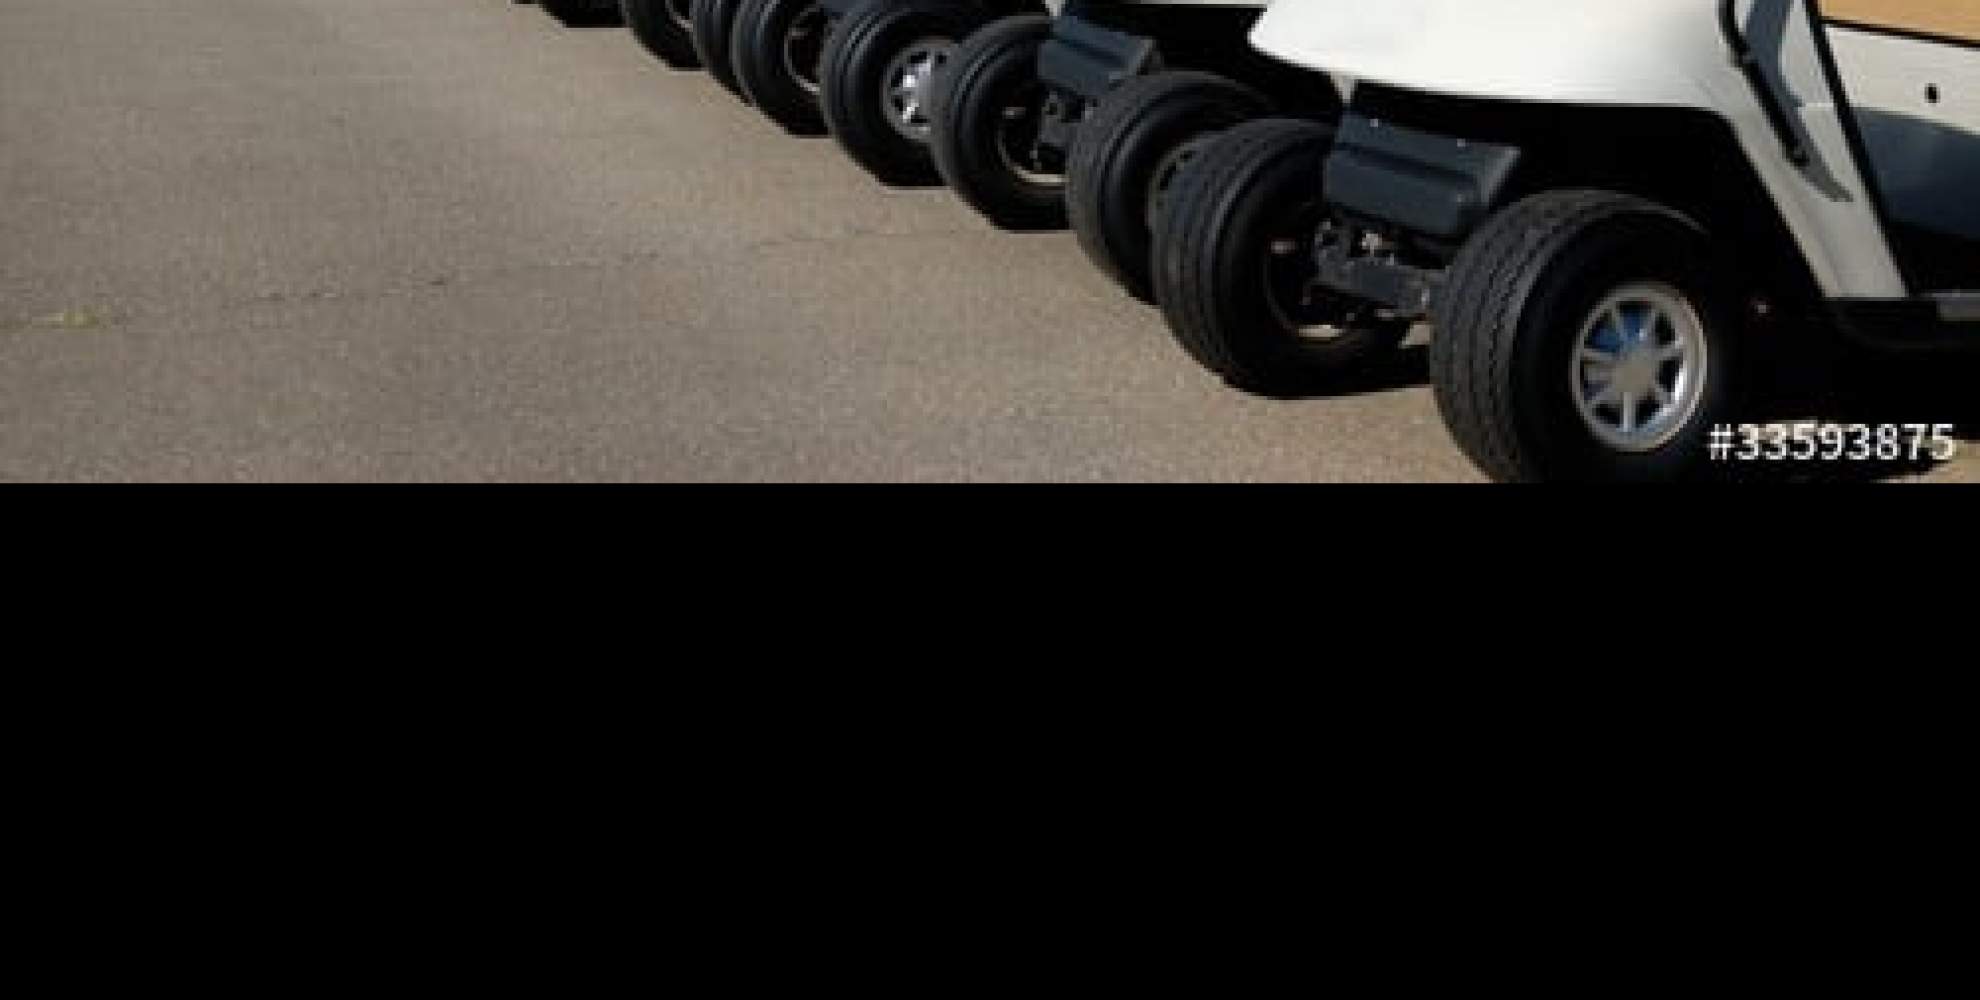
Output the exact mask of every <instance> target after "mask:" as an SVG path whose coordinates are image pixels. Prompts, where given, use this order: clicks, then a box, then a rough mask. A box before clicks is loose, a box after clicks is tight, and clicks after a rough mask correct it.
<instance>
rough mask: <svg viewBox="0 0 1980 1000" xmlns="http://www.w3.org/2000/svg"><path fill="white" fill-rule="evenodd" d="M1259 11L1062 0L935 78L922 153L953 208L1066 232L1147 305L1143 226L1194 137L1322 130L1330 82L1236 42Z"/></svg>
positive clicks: (964, 52)
mask: <svg viewBox="0 0 1980 1000" xmlns="http://www.w3.org/2000/svg"><path fill="white" fill-rule="evenodd" d="M1264 7H1265V0H1069V2H1068V3H1067V4H1066V5H1065V9H1064V10H1062V11H1061V12H1060V13H1059V15H1058V16H1057V17H1056V18H1052V19H1047V18H1044V17H1040V16H1035V15H1034V16H1019V17H1012V18H1007V19H1006V20H1004V21H1001V22H999V23H998V24H996V25H995V26H992V27H990V28H987V29H985V30H983V31H981V32H979V33H977V34H976V35H974V36H972V37H971V38H970V39H969V40H968V41H966V42H964V43H963V44H962V45H961V46H960V47H959V48H958V49H957V50H956V52H955V54H954V56H953V57H952V58H951V59H950V61H949V63H948V65H947V66H945V67H944V70H943V73H942V75H941V76H939V77H937V79H936V83H935V88H934V93H933V104H934V114H933V119H934V130H933V135H932V146H933V150H934V154H935V162H936V163H937V165H938V166H939V167H940V168H941V172H942V176H943V178H944V179H945V180H947V181H948V183H949V185H950V186H951V187H953V188H954V189H955V190H956V192H957V193H958V194H959V195H961V196H962V198H963V200H965V201H967V202H968V203H970V204H971V205H973V206H975V207H976V208H977V209H978V210H979V211H981V212H982V213H983V214H984V215H985V216H987V217H988V218H989V219H990V220H991V221H992V222H994V223H996V224H998V225H1000V226H1004V227H1006V228H1011V229H1041V228H1056V227H1058V226H1061V225H1064V224H1065V223H1066V222H1067V221H1068V216H1070V221H1071V223H1072V226H1073V229H1074V230H1075V232H1076V233H1077V234H1078V236H1079V239H1080V245H1081V246H1082V247H1083V248H1084V249H1085V250H1086V252H1087V254H1088V256H1089V257H1091V258H1092V259H1093V261H1094V262H1095V263H1096V264H1097V265H1099V267H1100V268H1101V269H1102V270H1103V271H1105V272H1107V273H1108V274H1110V275H1112V276H1113V277H1114V278H1116V279H1117V280H1118V281H1120V283H1121V284H1122V285H1123V286H1125V287H1126V288H1127V289H1128V290H1129V291H1130V292H1132V293H1133V294H1135V295H1137V296H1139V297H1141V298H1144V299H1146V298H1148V297H1149V294H1150V275H1149V267H1148V260H1149V251H1150V243H1151V233H1150V219H1151V217H1152V215H1153V213H1154V212H1155V210H1156V207H1157V206H1159V205H1160V203H1161V202H1162V198H1163V192H1164V191H1165V190H1166V185H1167V183H1168V181H1169V180H1171V179H1172V178H1173V177H1174V176H1175V175H1176V172H1177V170H1178V169H1179V168H1180V166H1181V165H1182V164H1184V163H1186V162H1187V161H1188V159H1189V157H1190V155H1191V154H1192V153H1193V151H1194V150H1195V149H1196V148H1197V146H1198V145H1199V144H1200V143H1201V142H1202V141H1203V139H1204V138H1205V137H1207V136H1209V135H1211V134H1214V133H1216V132H1219V131H1222V130H1223V129H1226V128H1229V127H1231V126H1232V125H1235V124H1238V123H1239V122H1243V121H1247V120H1250V119H1253V118H1258V117H1262V116H1264V115H1267V114H1271V113H1278V114H1289V115H1301V116H1306V117H1311V118H1314V119H1319V120H1331V119H1332V118H1333V117H1335V116H1337V115H1338V114H1339V112H1340V99H1339V97H1338V95H1337V94H1336V92H1335V91H1334V88H1333V87H1332V85H1331V82H1330V81H1328V80H1326V79H1324V78H1317V79H1316V78H1315V77H1314V76H1313V75H1312V74H1309V73H1303V72H1300V71H1298V70H1296V69H1294V68H1292V67H1289V66H1286V65H1285V64H1283V63H1280V62H1277V61H1276V60H1272V59H1269V58H1266V57H1264V56H1262V55H1260V54H1259V53H1258V52H1257V51H1256V50H1255V49H1253V48H1252V47H1251V46H1250V45H1249V44H1248V43H1247V41H1246V37H1247V35H1248V34H1249V33H1250V31H1251V27H1252V25H1253V23H1254V22H1255V21H1256V20H1257V19H1258V16H1259V14H1260V12H1261V11H1262V10H1263V9H1264Z"/></svg>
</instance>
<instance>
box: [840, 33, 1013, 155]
mask: <svg viewBox="0 0 1980 1000" xmlns="http://www.w3.org/2000/svg"><path fill="white" fill-rule="evenodd" d="M988 16H989V15H988V14H987V13H985V11H984V9H983V8H982V7H981V6H979V5H977V4H973V3H967V2H963V0H867V2H866V3H863V4H861V5H860V6H858V7H855V8H854V9H853V10H852V11H850V12H849V13H847V14H846V15H845V16H844V17H842V18H841V19H840V20H839V23H838V25H837V26H836V28H835V29H834V30H833V32H832V35H831V37H830V38H828V39H827V40H826V42H825V55H824V59H823V61H822V63H821V66H820V69H819V74H818V83H819V98H820V103H821V105H822V106H823V108H824V112H825V124H826V127H827V128H828V129H830V130H831V133H832V137H833V138H834V139H837V140H838V142H839V145H840V146H841V147H843V148H844V149H845V151H846V153H847V155H849V156H851V157H852V158H853V160H854V161H855V162H857V163H858V164H859V165H861V166H863V167H865V168H866V169H867V170H868V171H869V172H870V173H872V174H873V176H875V177H877V178H879V179H880V180H881V181H882V182H883V183H887V184H895V185H921V184H933V183H935V182H937V181H939V180H940V179H941V177H940V175H939V174H938V173H937V172H936V170H935V160H934V158H933V156H932V155H931V154H930V153H929V151H928V137H929V132H930V130H931V129H932V127H933V126H932V123H931V120H930V117H929V106H928V100H929V89H930V86H931V84H932V83H933V82H934V78H935V75H936V73H937V72H938V71H939V70H940V69H941V68H942V67H943V65H944V64H946V63H947V62H948V60H949V57H950V55H951V54H952V53H953V52H954V51H955V47H956V43H957V42H960V41H962V40H963V39H964V38H967V37H968V36H969V35H971V34H972V33H974V32H975V31H976V29H977V28H979V27H981V26H982V25H983V23H984V22H985V21H986V20H987V19H988Z"/></svg>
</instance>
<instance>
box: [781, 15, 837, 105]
mask: <svg viewBox="0 0 1980 1000" xmlns="http://www.w3.org/2000/svg"><path fill="white" fill-rule="evenodd" d="M826 25H827V20H826V17H825V9H824V8H823V7H819V6H817V5H816V4H814V5H812V6H809V7H806V8H805V9H804V10H803V11H801V12H800V13H799V14H798V16H797V17H796V18H793V19H792V21H791V26H790V29H789V30H787V31H785V32H784V72H786V73H789V74H790V76H791V79H793V80H795V81H797V85H798V87H800V88H801V89H803V90H804V92H805V93H807V94H810V95H812V96H813V97H816V96H818V61H819V57H820V56H822V55H823V54H824V51H825V28H826Z"/></svg>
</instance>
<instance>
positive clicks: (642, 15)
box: [619, 0, 701, 69]
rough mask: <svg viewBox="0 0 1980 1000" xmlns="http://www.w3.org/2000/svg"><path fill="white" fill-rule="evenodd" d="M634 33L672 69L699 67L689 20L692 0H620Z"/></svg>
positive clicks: (699, 60) (698, 58)
mask: <svg viewBox="0 0 1980 1000" xmlns="http://www.w3.org/2000/svg"><path fill="white" fill-rule="evenodd" d="M619 3H620V5H621V7H622V8H623V13H624V14H625V19H626V26H627V27H629V28H631V29H632V33H633V37H635V38H637V39H639V43H640V44H641V45H644V46H646V50H647V51H648V52H651V53H653V54H654V55H655V56H657V57H658V58H659V60H660V61H661V62H663V63H666V64H667V65H668V66H671V67H673V68H675V69H699V68H701V57H700V56H698V55H696V54H695V52H694V29H693V27H692V22H691V21H690V16H691V12H690V8H691V7H692V6H693V4H692V3H691V0H619Z"/></svg>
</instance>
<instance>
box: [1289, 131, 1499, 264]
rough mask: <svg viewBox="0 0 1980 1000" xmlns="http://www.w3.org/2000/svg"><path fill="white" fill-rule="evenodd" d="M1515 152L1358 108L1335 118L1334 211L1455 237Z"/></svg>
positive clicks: (1486, 202)
mask: <svg viewBox="0 0 1980 1000" xmlns="http://www.w3.org/2000/svg"><path fill="white" fill-rule="evenodd" d="M1519 162H1520V151H1519V149H1518V148H1516V147H1513V146H1498V145H1492V144H1490V143H1481V142H1471V141H1468V140H1465V139H1454V138H1451V137H1449V136H1442V135H1435V134H1432V133H1429V132H1419V131H1416V130H1414V129H1408V128H1403V127H1401V126H1397V125H1392V124H1387V123H1384V122H1381V121H1377V120H1374V119H1371V118H1367V117H1365V116H1362V115H1357V114H1350V115H1347V116H1346V117H1344V118H1343V119H1342V120H1341V125H1340V130H1339V132H1338V133H1337V134H1336V136H1335V145H1334V151H1333V153H1332V154H1331V155H1329V156H1328V158H1327V179H1326V189H1325V195H1326V199H1327V203H1328V204H1329V205H1330V206H1332V207H1334V208H1335V209H1336V210H1338V211H1340V212H1342V213H1344V214H1346V215H1348V216H1350V217H1356V218H1360V219H1366V220H1373V221H1379V222H1383V223H1387V224H1389V225H1390V226H1393V227H1395V228H1398V229H1401V230H1404V231H1407V232H1410V233H1414V234H1417V235H1420V236H1425V237H1429V238H1430V239H1432V240H1437V241H1440V242H1449V241H1460V240H1462V239H1463V238H1464V237H1466V236H1469V235H1470V234H1471V231H1472V230H1473V229H1476V228H1478V225H1479V223H1481V222H1484V221H1485V217H1486V216H1487V215H1489V214H1491V212H1492V211H1493V209H1494V208H1495V207H1496V206H1497V205H1498V203H1499V198H1500V196H1501V195H1502V194H1503V193H1504V192H1505V190H1506V186H1507V184H1508V182H1510V181H1511V180H1512V176H1513V172H1514V171H1515V170H1516V169H1518V167H1519Z"/></svg>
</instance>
